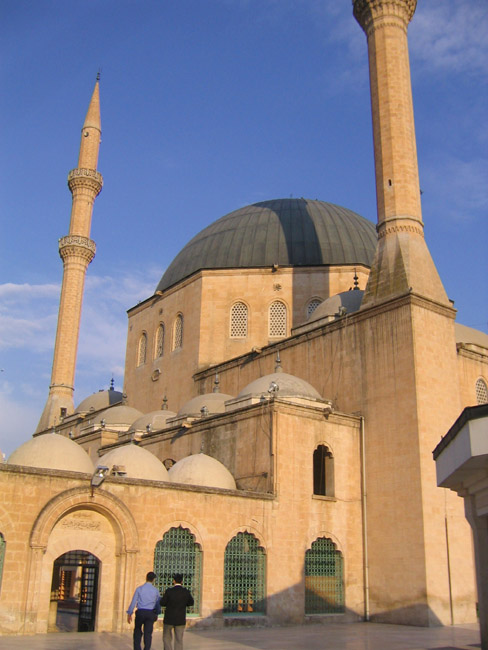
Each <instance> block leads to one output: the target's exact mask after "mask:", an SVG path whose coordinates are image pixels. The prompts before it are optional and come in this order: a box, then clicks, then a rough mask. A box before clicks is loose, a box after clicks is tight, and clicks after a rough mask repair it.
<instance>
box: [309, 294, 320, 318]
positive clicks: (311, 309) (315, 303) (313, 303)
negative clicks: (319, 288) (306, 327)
mask: <svg viewBox="0 0 488 650" xmlns="http://www.w3.org/2000/svg"><path fill="white" fill-rule="evenodd" d="M321 303H322V301H321V300H320V298H312V300H311V301H310V302H309V303H308V305H307V318H310V316H311V315H312V314H313V313H314V311H315V310H316V309H317V307H318V306H319V305H320V304H321Z"/></svg>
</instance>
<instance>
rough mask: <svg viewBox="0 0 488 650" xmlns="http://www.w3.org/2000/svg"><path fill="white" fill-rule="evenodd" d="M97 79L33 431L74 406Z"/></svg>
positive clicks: (94, 183) (88, 256)
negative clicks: (44, 388) (45, 390)
mask: <svg viewBox="0 0 488 650" xmlns="http://www.w3.org/2000/svg"><path fill="white" fill-rule="evenodd" d="M99 79H100V75H97V81H96V84H95V89H94V91H93V95H92V98H91V100H90V105H89V107H88V112H87V114H86V118H85V122H84V124H83V128H82V130H81V144H80V155H79V158H78V166H77V167H76V168H75V169H73V170H72V171H70V173H69V174H68V187H69V189H70V191H71V193H72V195H73V200H72V207H71V222H70V228H69V235H66V236H65V237H62V238H61V239H60V240H59V255H60V257H61V259H62V260H63V283H62V287H61V298H60V302H59V313H58V328H57V331H56V343H55V346H54V359H53V367H52V375H51V385H50V386H49V396H48V398H47V403H46V406H45V407H44V411H43V413H42V416H41V419H40V420H39V424H38V425H37V430H36V433H37V432H40V431H44V430H45V429H48V428H50V427H52V426H54V425H55V424H56V422H59V421H60V420H61V419H62V418H63V417H64V416H66V415H69V414H71V413H72V412H73V410H74V405H73V391H74V377H75V367H76V355H77V351H78V336H79V331H80V317H81V305H82V302H83V289H84V285H85V275H86V269H87V267H88V264H90V262H91V261H92V259H93V258H94V257H95V250H96V247H95V242H94V241H92V240H91V239H90V227H91V218H92V211H93V203H94V201H95V199H96V197H97V195H98V194H99V193H100V191H101V189H102V184H103V179H102V175H101V174H99V173H98V172H97V162H98V151H99V148H100V136H101V132H102V131H101V122H100V95H99Z"/></svg>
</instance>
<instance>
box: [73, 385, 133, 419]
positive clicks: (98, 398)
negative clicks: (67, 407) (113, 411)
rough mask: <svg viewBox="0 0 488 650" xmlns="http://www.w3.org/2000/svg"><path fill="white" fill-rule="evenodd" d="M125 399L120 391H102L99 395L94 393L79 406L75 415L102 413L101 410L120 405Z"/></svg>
mask: <svg viewBox="0 0 488 650" xmlns="http://www.w3.org/2000/svg"><path fill="white" fill-rule="evenodd" d="M122 399H123V394H122V393H120V392H119V391H118V390H112V389H110V390H100V391H98V393H93V395H90V396H89V397H86V398H85V399H84V400H83V401H82V402H80V403H79V404H78V406H77V407H76V409H75V413H88V412H89V411H100V410H101V409H105V408H107V406H112V405H113V404H119V403H120V402H121V401H122Z"/></svg>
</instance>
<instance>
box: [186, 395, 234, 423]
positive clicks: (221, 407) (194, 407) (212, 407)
mask: <svg viewBox="0 0 488 650" xmlns="http://www.w3.org/2000/svg"><path fill="white" fill-rule="evenodd" d="M229 399H234V397H233V395H226V394H225V393H205V395H198V396H197V397H193V399H191V400H189V401H188V402H186V404H183V406H182V407H181V408H180V410H179V411H178V416H179V417H182V416H183V415H186V416H192V417H198V418H199V417H201V416H202V413H201V409H202V408H203V407H204V406H206V407H207V409H208V415H213V414H214V413H225V402H227V400H229Z"/></svg>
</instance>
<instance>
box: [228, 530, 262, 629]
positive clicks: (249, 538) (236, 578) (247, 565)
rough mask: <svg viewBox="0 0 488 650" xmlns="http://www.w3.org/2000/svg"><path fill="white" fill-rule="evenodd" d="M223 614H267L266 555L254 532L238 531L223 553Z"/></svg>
mask: <svg viewBox="0 0 488 650" xmlns="http://www.w3.org/2000/svg"><path fill="white" fill-rule="evenodd" d="M223 611H224V615H232V616H243V615H246V616H264V615H265V614H266V554H265V551H264V548H263V547H262V546H260V545H259V540H258V539H257V538H256V537H255V536H254V535H253V534H252V533H237V535H236V536H235V537H233V538H232V539H231V540H230V542H229V543H228V544H227V546H226V549H225V556H224V606H223Z"/></svg>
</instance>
